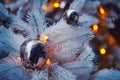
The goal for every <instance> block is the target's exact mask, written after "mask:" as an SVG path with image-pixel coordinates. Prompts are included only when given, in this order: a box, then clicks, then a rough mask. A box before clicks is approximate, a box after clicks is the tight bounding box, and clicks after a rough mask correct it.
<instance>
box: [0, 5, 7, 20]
mask: <svg viewBox="0 0 120 80" xmlns="http://www.w3.org/2000/svg"><path fill="white" fill-rule="evenodd" d="M8 18H9V12H8V10H7V9H6V8H5V7H4V5H3V4H2V3H0V21H7V19H8Z"/></svg>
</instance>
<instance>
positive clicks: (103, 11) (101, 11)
mask: <svg viewBox="0 0 120 80" xmlns="http://www.w3.org/2000/svg"><path fill="white" fill-rule="evenodd" d="M100 14H102V15H104V14H105V10H104V8H103V7H102V6H101V7H100Z"/></svg>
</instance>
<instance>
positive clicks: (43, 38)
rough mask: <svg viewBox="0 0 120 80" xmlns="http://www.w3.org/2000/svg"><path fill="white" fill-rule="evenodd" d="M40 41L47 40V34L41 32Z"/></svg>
mask: <svg viewBox="0 0 120 80" xmlns="http://www.w3.org/2000/svg"><path fill="white" fill-rule="evenodd" d="M40 41H42V42H44V43H46V42H47V41H48V36H46V35H45V34H41V36H40Z"/></svg>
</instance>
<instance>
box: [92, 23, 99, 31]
mask: <svg viewBox="0 0 120 80" xmlns="http://www.w3.org/2000/svg"><path fill="white" fill-rule="evenodd" d="M92 28H93V31H94V32H97V31H98V29H99V26H98V25H97V24H94V25H93V27H92Z"/></svg>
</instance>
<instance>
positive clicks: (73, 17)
mask: <svg viewBox="0 0 120 80" xmlns="http://www.w3.org/2000/svg"><path fill="white" fill-rule="evenodd" d="M63 18H64V21H65V22H66V23H67V24H71V25H77V24H78V19H79V14H78V13H77V12H76V11H75V10H67V11H66V12H65V13H64V16H63Z"/></svg>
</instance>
